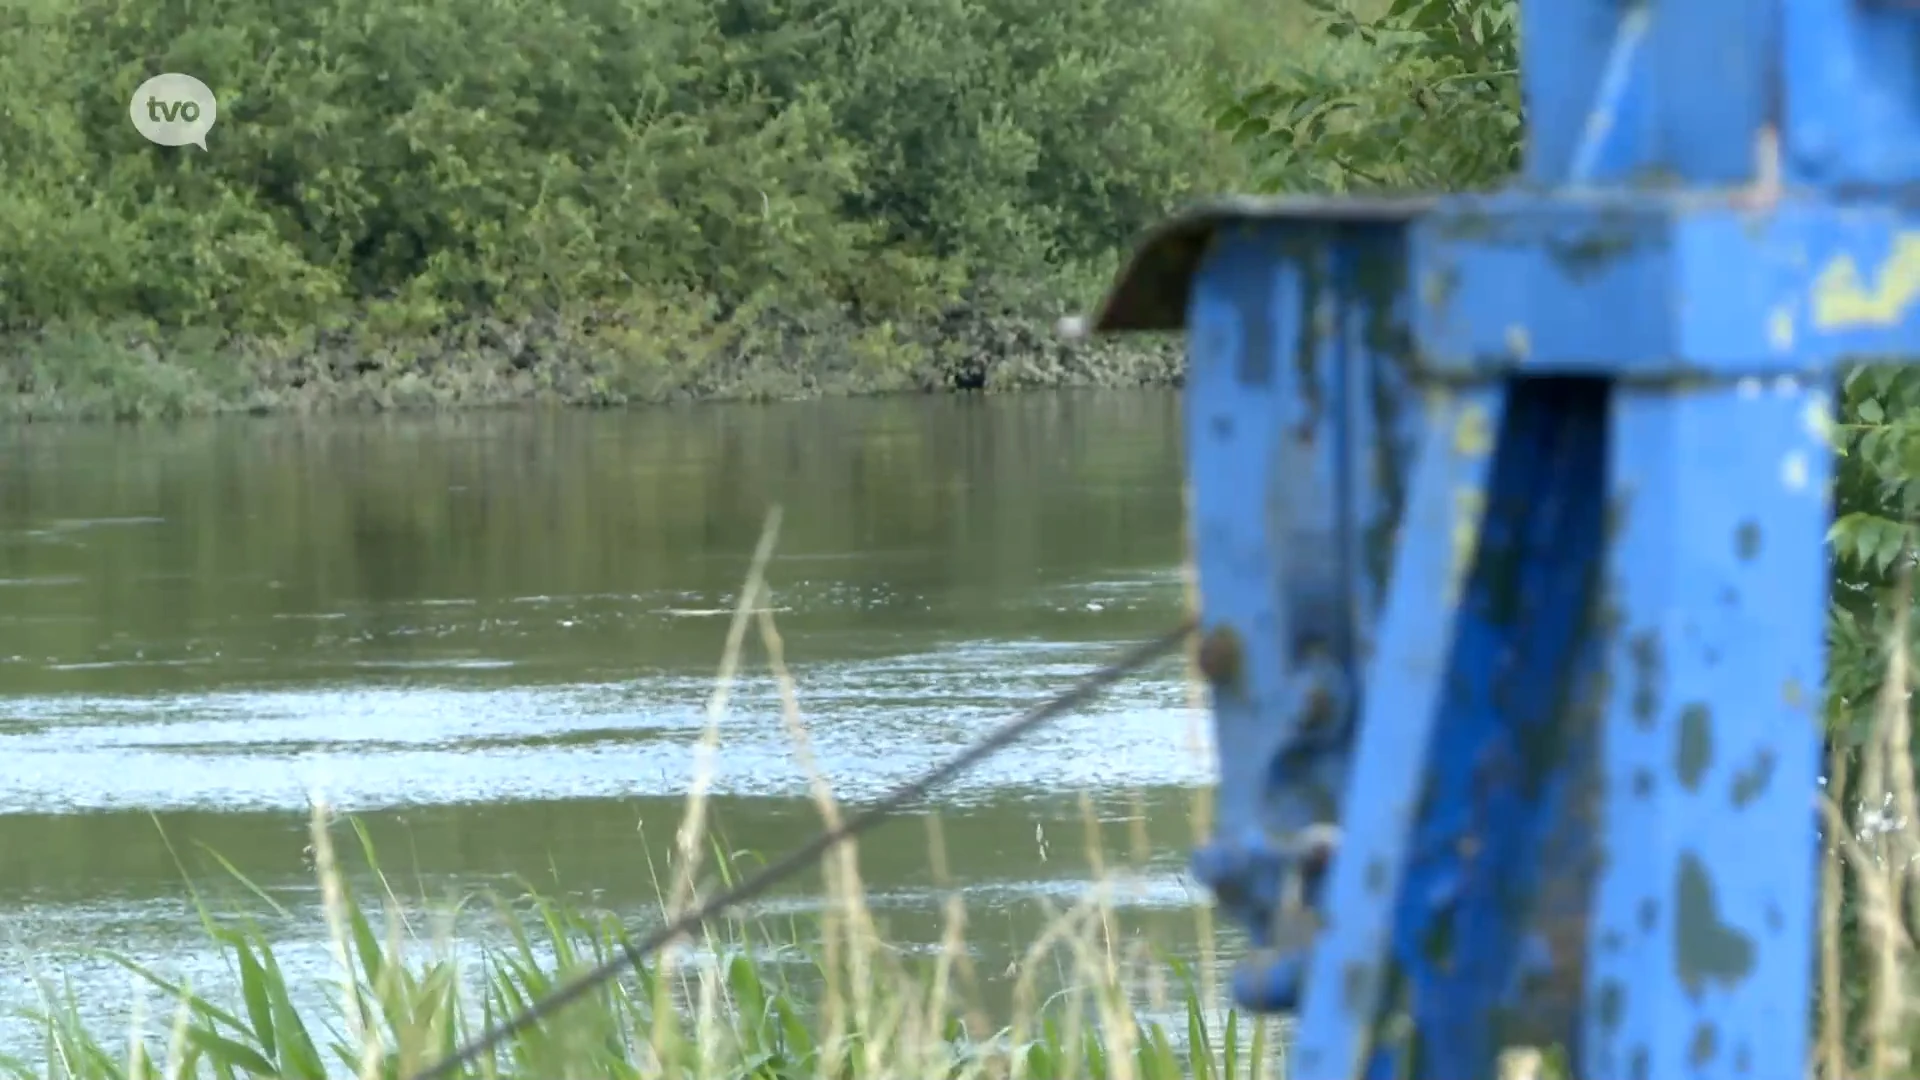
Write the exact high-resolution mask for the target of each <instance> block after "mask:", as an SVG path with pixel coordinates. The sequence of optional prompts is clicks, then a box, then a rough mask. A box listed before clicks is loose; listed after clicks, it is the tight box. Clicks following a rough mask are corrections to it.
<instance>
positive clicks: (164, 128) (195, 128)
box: [127, 72, 220, 150]
mask: <svg viewBox="0 0 1920 1080" xmlns="http://www.w3.org/2000/svg"><path fill="white" fill-rule="evenodd" d="M219 111H220V106H219V103H218V102H216V101H214V99H213V91H212V90H210V89H208V88H207V84H206V83H203V82H201V81H200V80H199V79H196V78H194V77H193V76H191V75H181V74H178V73H171V72H170V73H168V74H166V75H155V76H154V77H153V78H151V79H148V80H147V81H146V82H143V83H141V84H140V88H139V89H138V90H135V91H134V92H133V101H132V102H130V103H129V104H128V105H127V116H128V117H129V118H130V119H132V120H133V126H134V130H136V131H138V132H139V133H140V134H141V136H142V137H143V138H145V139H146V140H147V141H148V142H151V143H158V144H159V145H161V146H197V147H199V148H200V149H202V150H205V149H206V148H207V132H209V131H212V130H213V122H214V120H215V119H216V118H217V117H218V116H219Z"/></svg>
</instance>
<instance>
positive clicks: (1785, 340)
mask: <svg viewBox="0 0 1920 1080" xmlns="http://www.w3.org/2000/svg"><path fill="white" fill-rule="evenodd" d="M1767 344H1769V345H1771V346H1773V351H1774V352H1780V353H1784V352H1792V351H1793V312H1791V311H1788V310H1787V309H1786V308H1784V307H1777V308H1774V309H1773V311H1771V312H1769V313H1768V315H1767Z"/></svg>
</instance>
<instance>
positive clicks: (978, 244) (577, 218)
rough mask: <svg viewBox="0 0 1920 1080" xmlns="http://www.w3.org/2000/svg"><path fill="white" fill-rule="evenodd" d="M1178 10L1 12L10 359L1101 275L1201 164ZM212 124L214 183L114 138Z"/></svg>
mask: <svg viewBox="0 0 1920 1080" xmlns="http://www.w3.org/2000/svg"><path fill="white" fill-rule="evenodd" d="M1185 9H1186V5H1185V4H1184V3H1182V2H1180V0H1144V2H1143V0H1057V2H1049V3H1037V2H1033V0H866V2H855V0H723V2H719V3H714V2H711V0H569V2H567V3H562V4H553V3H545V2H541V3H533V2H528V0H409V2H402V3H390V2H385V0H326V2H322V3H315V4H280V3H270V2H264V0H208V2H202V3H197V4H188V3H184V2H180V0H171V2H166V0H163V2H160V3H153V4H131V3H125V2H123V0H22V2H21V3H18V4H13V5H9V6H8V7H7V8H6V9H5V10H4V12H0V34H4V35H5V36H6V37H7V39H8V41H9V42H10V43H11V44H12V46H13V47H12V48H10V49H9V50H8V51H7V53H6V55H5V56H4V57H0V92H4V93H5V94H6V100H7V101H8V102H9V103H10V106H11V107H10V109H9V110H8V111H6V112H4V113H0V147H4V148H5V151H6V154H7V158H8V169H7V171H6V173H5V174H4V175H0V267H5V268H7V272H6V276H5V277H4V279H0V327H5V328H10V329H14V330H21V329H30V328H37V327H40V326H44V325H46V324H48V323H52V322H57V321H74V320H79V321H100V320H112V319H118V318H123V317H136V318H140V319H145V320H151V321H153V322H154V323H156V324H159V325H161V326H205V325H217V326H219V327H222V328H224V329H228V330H234V331H251V332H275V333H280V332H288V331H292V330H295V329H298V328H302V327H308V326H312V325H316V324H320V325H325V324H327V322H328V320H330V319H339V318H344V317H346V316H349V315H353V316H359V315H361V314H363V309H371V310H372V311H373V312H375V314H376V316H377V317H378V318H380V319H383V320H388V321H390V322H392V323H393V324H394V325H396V326H401V327H421V326H427V327H431V326H434V325H437V324H438V323H440V322H442V321H444V320H446V319H448V318H450V317H454V316H458V315H462V314H469V313H472V312H476V311H485V312H488V313H490V314H492V315H495V316H500V317H505V318H510V319H511V318H517V317H523V316H530V315H534V314H543V313H550V312H554V311H563V310H568V309H571V308H576V307H582V306H585V307H594V306H602V307H612V308H618V307H622V306H624V305H627V304H630V303H632V302H634V300H633V298H634V297H636V296H638V297H673V298H676V299H677V298H678V297H679V296H680V294H681V292H682V291H683V290H693V291H694V292H696V293H698V294H700V295H702V296H706V297H710V298H712V300H713V301H715V302H716V303H717V304H719V305H721V307H722V308H725V309H731V308H733V307H736V306H738V305H741V304H744V303H746V302H748V301H749V300H750V299H751V298H753V297H756V296H760V295H763V294H767V293H771V294H773V295H775V296H777V297H778V298H779V299H780V300H781V301H783V302H786V303H790V304H798V305H805V304H833V305H847V306H853V307H855V308H858V309H860V310H863V311H872V312H878V313H895V314H898V313H903V312H904V313H915V312H920V311H922V310H924V308H925V305H926V304H928V303H929V302H932V301H936V300H940V299H945V298H948V297H950V296H951V295H953V294H954V292H955V291H956V290H958V289H961V288H963V287H964V286H966V285H968V284H970V283H976V282H978V281H980V280H982V279H986V278H1003V279H1010V280H1014V281H1018V282H1020V283H1022V284H1023V285H1033V284H1038V283H1047V282H1052V283H1058V282H1059V281H1060V280H1061V276H1062V274H1063V273H1067V272H1069V271H1071V270H1073V269H1075V268H1077V267H1083V266H1104V264H1105V263H1106V262H1107V261H1108V260H1110V259H1111V258H1112V257H1113V256H1114V254H1115V252H1116V250H1117V249H1118V248H1119V246H1120V245H1122V244H1123V243H1124V242H1125V241H1126V240H1127V239H1128V238H1129V237H1130V236H1131V235H1132V234H1133V233H1134V232H1136V231H1137V230H1139V229H1140V228H1142V227H1143V226H1145V225H1146V224H1148V223H1149V222H1150V221H1151V220H1152V219H1153V218H1155V217H1157V216H1158V215H1160V214H1161V213H1163V212H1164V211H1165V210H1166V209H1168V208H1169V206H1171V205H1172V204H1173V203H1175V202H1177V201H1178V200H1180V199H1181V198H1183V197H1184V196H1185V195H1186V194H1187V193H1188V192H1189V191H1191V190H1193V189H1194V188H1195V187H1196V186H1212V184H1213V183H1214V182H1216V181H1218V180H1219V179H1220V174H1219V172H1218V171H1217V170H1218V169H1221V168H1224V167H1225V165H1224V164H1223V163H1224V162H1225V161H1226V158H1225V157H1224V156H1223V154H1222V153H1221V149H1222V148H1221V147H1220V146H1219V145H1218V144H1217V143H1216V142H1215V141H1214V140H1212V139H1210V138H1209V137H1208V136H1207V134H1206V133H1205V132H1204V131H1202V130H1201V128H1202V127H1203V125H1201V124H1199V123H1198V122H1197V121H1198V120H1199V117H1200V115H1201V110H1202V106H1203V102H1202V101H1201V98H1200V95H1201V94H1202V93H1203V92H1204V84H1203V79H1202V78H1201V77H1200V74H1199V73H1200V72H1202V71H1204V70H1206V69H1208V68H1209V67H1210V66H1211V65H1210V63H1209V57H1210V55H1211V51H1210V50H1212V48H1213V46H1212V45H1211V44H1210V42H1209V40H1208V38H1207V36H1206V35H1205V34H1204V33H1202V32H1201V30H1200V28H1199V27H1198V26H1197V25H1196V23H1195V21H1194V20H1193V19H1191V18H1188V17H1184V12H1185ZM161 71H185V72H189V73H192V74H195V75H197V76H199V77H200V78H201V79H203V80H204V81H206V82H207V83H208V84H209V85H210V86H211V87H212V88H213V90H214V92H215V93H216V95H217V96H218V98H219V101H220V118H219V122H218V124H217V126H216V127H215V128H214V130H213V132H212V134H211V136H210V138H209V148H210V152H207V153H201V152H199V151H197V150H193V149H191V148H166V147H157V146H151V145H149V144H147V143H146V142H144V141H143V140H142V139H141V138H140V137H139V135H138V134H137V133H136V132H135V131H134V129H133V127H132V125H131V124H130V123H129V122H128V119H127V101H128V98H129V96H130V94H131V93H132V91H133V89H134V88H135V87H136V86H138V85H139V83H140V82H141V81H143V80H144V79H145V78H146V77H148V76H149V75H152V74H155V73H158V72H161Z"/></svg>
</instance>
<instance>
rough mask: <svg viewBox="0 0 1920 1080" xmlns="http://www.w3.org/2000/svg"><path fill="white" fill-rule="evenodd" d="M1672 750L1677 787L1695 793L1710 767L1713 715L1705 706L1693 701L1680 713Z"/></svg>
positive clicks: (1711, 763) (1711, 761) (1711, 760)
mask: <svg viewBox="0 0 1920 1080" xmlns="http://www.w3.org/2000/svg"><path fill="white" fill-rule="evenodd" d="M1678 735H1679V738H1678V742H1677V743H1676V745H1675V746H1674V760H1673V771H1674V774H1675V775H1677V776H1678V777H1679V778H1680V785H1681V786H1682V787H1684V788H1686V789H1687V790H1688V791H1699V790H1700V781H1701V780H1703V779H1705V778H1706V775H1707V769H1708V768H1710V767H1711V766H1712V765H1713V714H1712V712H1710V711H1708V709H1707V707H1706V705H1705V704H1703V703H1701V702H1698V701H1694V702H1689V703H1688V704H1687V706H1686V707H1685V708H1683V709H1681V710H1680V731H1679V733H1678Z"/></svg>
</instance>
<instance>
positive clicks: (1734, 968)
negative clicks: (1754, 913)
mask: <svg viewBox="0 0 1920 1080" xmlns="http://www.w3.org/2000/svg"><path fill="white" fill-rule="evenodd" d="M1753 964H1754V946H1753V939H1752V938H1750V937H1748V936H1747V935H1746V934H1745V933H1742V932H1741V931H1740V929H1739V928H1738V927H1734V926H1729V925H1728V924H1726V923H1724V922H1722V921H1720V904H1719V901H1718V899H1717V898H1716V897H1715V896H1714V889H1713V876H1712V875H1711V874H1709V873H1708V872H1707V865H1706V863H1705V862H1704V861H1703V860H1702V859H1701V858H1700V856H1698V855H1695V854H1694V853H1693V852H1691V851H1685V852H1681V854H1680V864H1679V866H1678V867H1677V868H1676V869H1675V871H1674V916H1673V967H1674V971H1675V973H1676V974H1678V975H1679V977H1680V984H1681V985H1682V986H1684V987H1686V989H1687V993H1688V994H1689V995H1690V996H1692V997H1695V998H1698V997H1699V996H1700V993H1701V991H1702V990H1704V989H1706V986H1707V984H1708V983H1709V982H1716V983H1719V984H1720V985H1721V986H1724V987H1733V986H1735V985H1738V984H1739V983H1740V982H1741V981H1742V980H1744V979H1745V978H1746V977H1747V976H1748V975H1750V974H1752V973H1753Z"/></svg>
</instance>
